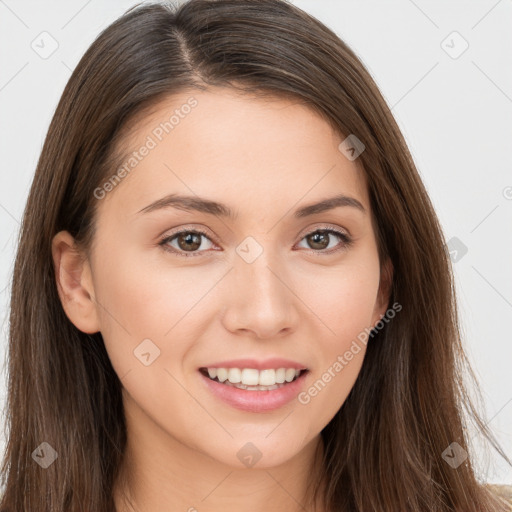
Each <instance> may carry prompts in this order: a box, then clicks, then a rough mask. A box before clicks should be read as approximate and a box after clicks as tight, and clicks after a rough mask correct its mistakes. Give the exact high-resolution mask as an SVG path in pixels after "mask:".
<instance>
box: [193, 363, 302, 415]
mask: <svg viewBox="0 0 512 512" xmlns="http://www.w3.org/2000/svg"><path fill="white" fill-rule="evenodd" d="M308 373H309V372H307V371H306V372H302V373H301V374H300V376H299V378H298V379H295V380H294V381H292V382H289V383H287V384H285V385H284V386H283V387H281V388H278V389H272V390H269V391H248V390H246V389H238V388H235V387H232V386H227V385H226V384H221V383H220V382H218V381H216V380H212V379H210V378H208V377H206V376H205V375H203V374H202V373H201V372H199V374H200V375H201V378H202V379H203V381H204V382H205V384H206V385H207V386H208V389H209V390H210V391H211V392H212V393H213V394H214V395H215V396H216V397H218V398H220V399H221V400H222V401H223V402H225V403H227V404H228V405H231V406H232V407H235V408H236V409H240V410H242V411H246V412H266V411H273V410H275V409H279V408H280V407H283V406H284V405H286V404H288V403H289V402H291V401H292V400H293V399H294V398H296V397H297V395H298V394H299V393H300V391H301V389H302V387H303V385H304V380H305V377H306V375H307V374H308Z"/></svg>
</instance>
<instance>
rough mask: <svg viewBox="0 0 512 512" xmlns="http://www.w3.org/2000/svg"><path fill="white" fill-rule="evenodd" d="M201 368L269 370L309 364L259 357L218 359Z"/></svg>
mask: <svg viewBox="0 0 512 512" xmlns="http://www.w3.org/2000/svg"><path fill="white" fill-rule="evenodd" d="M201 368H254V369H256V370H268V369H272V368H295V369H296V370H307V366H306V365H305V364H302V363H298V362H297V361H292V360H291V359H282V358H279V357H274V358H272V359H265V360H261V361H258V360H257V359H232V360H230V361H217V362H215V363H209V364H207V365H205V366H201Z"/></svg>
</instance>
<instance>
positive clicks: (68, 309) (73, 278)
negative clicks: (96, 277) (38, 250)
mask: <svg viewBox="0 0 512 512" xmlns="http://www.w3.org/2000/svg"><path fill="white" fill-rule="evenodd" d="M52 256H53V266H54V269H55V279H56V281H57V290H58V293H59V297H60V301H61V303H62V307H63V309H64V311H65V313H66V315H67V317H68V318H69V320H70V321H71V322H72V323H73V324H74V325H75V327H76V328H77V329H80V330H81V331H82V332H85V333H88V334H94V333H95V332H98V331H99V330H100V327H99V318H98V313H97V308H96V300H95V298H94V288H93V283H92V274H91V268H90V265H89V262H88V260H87V258H86V257H85V256H84V254H82V253H81V252H80V251H79V250H78V248H77V247H76V244H75V239H74V238H73V237H72V236H71V234H70V233H68V232H67V231H60V232H59V233H57V234H56V235H55V236H54V237H53V240H52Z"/></svg>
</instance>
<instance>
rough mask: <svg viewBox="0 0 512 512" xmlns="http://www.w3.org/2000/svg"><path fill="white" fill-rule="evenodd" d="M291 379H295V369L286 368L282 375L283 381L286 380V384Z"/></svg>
mask: <svg viewBox="0 0 512 512" xmlns="http://www.w3.org/2000/svg"><path fill="white" fill-rule="evenodd" d="M293 379H295V369H294V368H287V369H286V373H285V375H284V380H286V382H291V381H292V380H293Z"/></svg>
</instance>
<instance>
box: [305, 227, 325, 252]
mask: <svg viewBox="0 0 512 512" xmlns="http://www.w3.org/2000/svg"><path fill="white" fill-rule="evenodd" d="M306 238H307V239H308V241H309V243H310V246H311V248H312V249H325V248H326V247H327V246H328V245H329V234H328V233H327V231H315V232H314V233H311V234H309V235H307V236H306Z"/></svg>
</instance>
